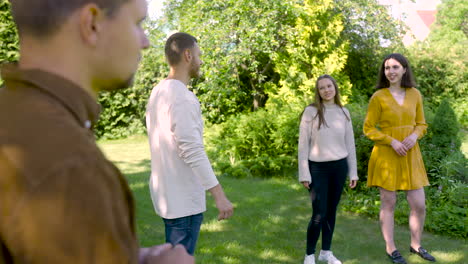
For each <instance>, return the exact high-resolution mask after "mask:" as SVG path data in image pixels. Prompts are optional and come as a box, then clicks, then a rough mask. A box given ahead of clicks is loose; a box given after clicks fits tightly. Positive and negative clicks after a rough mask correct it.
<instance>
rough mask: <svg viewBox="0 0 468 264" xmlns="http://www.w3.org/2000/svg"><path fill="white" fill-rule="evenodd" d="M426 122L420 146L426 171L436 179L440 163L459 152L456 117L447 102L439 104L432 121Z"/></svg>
mask: <svg viewBox="0 0 468 264" xmlns="http://www.w3.org/2000/svg"><path fill="white" fill-rule="evenodd" d="M428 121H429V122H428V124H429V128H428V132H427V135H426V136H425V137H424V138H423V139H422V140H421V143H420V146H421V152H422V154H423V158H424V161H425V164H426V170H427V171H428V173H429V175H430V176H431V178H434V179H436V178H437V177H438V176H440V174H439V171H438V169H439V167H440V163H441V161H442V160H443V159H444V158H445V157H447V156H449V155H450V154H452V153H457V152H459V153H460V152H461V151H460V146H461V138H460V135H459V124H458V121H457V117H456V116H455V113H454V111H453V109H452V108H451V106H450V103H449V102H448V101H447V100H443V101H442V102H441V104H440V105H439V107H438V108H437V111H436V113H435V116H434V118H433V120H428Z"/></svg>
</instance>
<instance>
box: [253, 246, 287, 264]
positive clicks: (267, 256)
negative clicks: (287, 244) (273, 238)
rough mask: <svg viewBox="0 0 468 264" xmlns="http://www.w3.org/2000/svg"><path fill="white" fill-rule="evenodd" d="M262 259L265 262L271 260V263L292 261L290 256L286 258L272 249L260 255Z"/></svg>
mask: <svg viewBox="0 0 468 264" xmlns="http://www.w3.org/2000/svg"><path fill="white" fill-rule="evenodd" d="M260 257H261V258H262V259H264V260H269V261H273V260H274V261H281V262H284V261H288V260H291V257H290V256H285V255H284V254H281V253H280V252H277V251H276V250H272V249H265V250H263V251H262V252H261V253H260Z"/></svg>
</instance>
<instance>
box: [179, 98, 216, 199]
mask: <svg viewBox="0 0 468 264" xmlns="http://www.w3.org/2000/svg"><path fill="white" fill-rule="evenodd" d="M170 116H171V131H172V133H173V135H174V138H175V141H176V144H177V148H178V155H179V157H180V158H181V159H182V160H183V161H184V162H185V163H187V164H188V165H189V166H190V167H191V168H192V170H193V172H194V174H195V175H196V176H197V177H198V178H199V180H200V182H201V184H202V186H203V187H204V188H205V190H208V189H211V188H213V187H214V186H216V185H217V184H218V183H219V182H218V179H217V178H216V176H215V174H214V172H213V168H212V167H211V163H210V161H209V159H208V155H207V154H206V152H205V147H204V145H203V121H202V118H201V112H200V105H199V103H198V101H196V100H195V99H188V98H185V99H180V100H177V101H176V102H175V103H174V104H173V105H172V106H171V109H170Z"/></svg>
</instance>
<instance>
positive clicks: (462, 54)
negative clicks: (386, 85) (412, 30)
mask: <svg viewBox="0 0 468 264" xmlns="http://www.w3.org/2000/svg"><path fill="white" fill-rule="evenodd" d="M438 9H439V10H438V12H437V17H436V21H435V23H434V25H433V26H432V28H431V33H430V34H429V37H428V39H427V40H426V41H424V42H422V43H417V44H416V45H414V46H413V47H411V48H410V49H409V57H410V61H411V62H412V65H413V70H414V73H415V76H416V79H417V82H418V85H419V87H418V88H419V89H420V91H421V92H422V94H423V95H424V97H425V98H426V99H427V100H428V101H429V102H430V103H431V104H434V105H436V106H437V105H438V104H439V103H440V102H441V101H442V99H443V98H448V99H450V100H451V101H453V102H454V108H455V109H454V110H455V113H456V114H457V116H458V118H459V121H460V124H461V125H462V126H463V127H465V128H466V127H467V126H468V109H467V106H466V98H467V97H468V71H467V66H468V57H467V56H466V47H467V46H468V29H467V28H468V26H467V25H468V16H467V14H468V2H466V1H463V0H445V1H442V3H441V4H440V5H439V6H438Z"/></svg>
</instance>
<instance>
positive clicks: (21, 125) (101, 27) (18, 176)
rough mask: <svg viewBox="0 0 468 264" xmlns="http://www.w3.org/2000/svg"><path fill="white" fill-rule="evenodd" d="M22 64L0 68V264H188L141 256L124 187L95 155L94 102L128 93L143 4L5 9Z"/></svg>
mask: <svg viewBox="0 0 468 264" xmlns="http://www.w3.org/2000/svg"><path fill="white" fill-rule="evenodd" d="M11 4H12V13H13V17H14V20H15V22H16V25H17V27H18V32H19V36H20V60H19V62H18V63H17V64H10V65H4V66H2V68H1V73H2V79H3V80H4V82H5V84H4V87H2V88H0V124H1V126H0V215H1V216H0V263H2V264H3V263H31V264H36V263H44V264H46V263H47V264H50V263H61V264H62V263H67V264H69V263H77V264H81V263H83V264H84V263H86V264H89V263H99V264H105V263H113V264H115V263H122V264H123V263H159V264H161V263H163V264H168V263H171V264H172V263H184V264H185V263H194V260H193V257H191V256H189V255H188V254H187V252H186V251H185V249H184V248H183V247H182V246H176V247H172V246H171V245H170V244H165V245H161V246H154V247H151V248H143V249H139V248H138V242H137V238H136V232H135V207H134V200H133V197H132V193H131V191H130V189H129V186H128V184H127V181H126V179H125V178H124V176H123V175H122V174H121V173H120V172H119V170H118V169H117V168H116V167H115V166H114V165H113V164H112V163H111V162H110V161H108V160H107V159H106V158H105V157H104V155H103V154H102V153H101V151H100V150H99V148H98V147H97V145H96V143H95V139H94V135H93V132H92V127H93V125H94V124H95V123H96V120H97V118H98V115H99V111H100V108H99V106H98V104H97V103H96V97H97V93H98V92H99V91H102V90H112V89H120V88H125V87H127V86H129V85H130V84H131V82H132V79H133V74H134V72H135V71H136V69H137V66H138V63H139V60H140V57H141V50H142V49H145V48H147V47H148V45H149V42H148V39H147V37H146V36H145V33H144V31H143V29H142V26H141V23H142V21H143V20H144V19H145V17H146V12H147V3H146V1H145V0H87V1H85V0H67V1H61V0H12V1H11Z"/></svg>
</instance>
